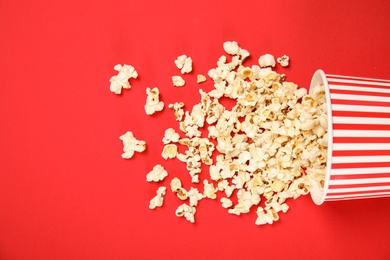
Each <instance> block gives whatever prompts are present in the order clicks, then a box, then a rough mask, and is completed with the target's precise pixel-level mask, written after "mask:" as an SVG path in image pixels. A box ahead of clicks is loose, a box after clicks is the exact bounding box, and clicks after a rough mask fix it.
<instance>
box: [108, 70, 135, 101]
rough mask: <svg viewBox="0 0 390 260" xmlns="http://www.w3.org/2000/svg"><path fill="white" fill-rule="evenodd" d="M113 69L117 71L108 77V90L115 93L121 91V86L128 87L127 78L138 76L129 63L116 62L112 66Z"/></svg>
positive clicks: (129, 86)
mask: <svg viewBox="0 0 390 260" xmlns="http://www.w3.org/2000/svg"><path fill="white" fill-rule="evenodd" d="M114 70H116V71H118V75H116V76H112V77H111V78H110V82H111V84H110V91H111V92H114V93H115V94H120V93H121V92H122V88H125V89H130V88H131V85H130V82H129V79H130V78H137V77H138V73H137V71H136V70H135V69H134V67H133V66H131V65H126V64H124V65H123V66H122V65H120V64H117V65H115V66H114Z"/></svg>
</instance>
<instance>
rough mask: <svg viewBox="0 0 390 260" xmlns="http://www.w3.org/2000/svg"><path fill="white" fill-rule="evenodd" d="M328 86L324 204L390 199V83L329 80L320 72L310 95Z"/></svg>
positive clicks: (317, 197)
mask: <svg viewBox="0 0 390 260" xmlns="http://www.w3.org/2000/svg"><path fill="white" fill-rule="evenodd" d="M318 84H322V85H323V86H324V89H325V93H326V99H327V111H328V140H329V144H328V157H327V169H326V177H325V181H324V188H323V189H322V190H321V189H319V188H318V186H317V187H316V186H315V185H314V186H313V187H312V190H311V191H310V193H311V197H312V199H313V201H314V203H315V204H317V205H320V204H322V203H323V202H324V201H336V200H350V199H364V198H377V197H389V196H390V80H381V79H371V78H359V77H349V76H339V75H332V74H325V73H324V71H322V70H317V71H316V72H315V73H314V75H313V78H312V81H311V85H310V90H312V89H313V87H314V86H316V85H318Z"/></svg>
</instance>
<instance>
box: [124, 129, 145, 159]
mask: <svg viewBox="0 0 390 260" xmlns="http://www.w3.org/2000/svg"><path fill="white" fill-rule="evenodd" d="M119 139H120V140H122V142H123V151H124V153H123V154H122V158H124V159H130V158H131V157H133V155H134V152H143V151H145V149H146V143H145V141H142V140H137V139H136V138H135V137H134V135H133V133H132V132H130V131H127V132H126V133H125V134H124V135H121V136H120V137H119Z"/></svg>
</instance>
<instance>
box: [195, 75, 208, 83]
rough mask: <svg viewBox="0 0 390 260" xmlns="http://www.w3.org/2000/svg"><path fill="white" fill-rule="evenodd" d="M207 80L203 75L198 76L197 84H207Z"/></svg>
mask: <svg viewBox="0 0 390 260" xmlns="http://www.w3.org/2000/svg"><path fill="white" fill-rule="evenodd" d="M206 80H207V79H206V77H205V76H204V75H202V74H198V76H197V77H196V83H202V82H205V81H206Z"/></svg>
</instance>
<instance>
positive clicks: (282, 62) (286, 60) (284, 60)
mask: <svg viewBox="0 0 390 260" xmlns="http://www.w3.org/2000/svg"><path fill="white" fill-rule="evenodd" d="M276 61H277V62H278V63H279V64H280V66H282V67H287V66H288V65H289V64H290V57H288V56H287V55H283V56H282V57H279V58H277V59H276Z"/></svg>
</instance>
